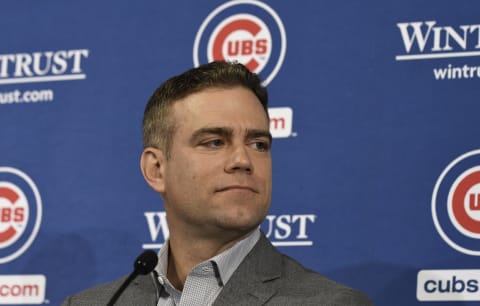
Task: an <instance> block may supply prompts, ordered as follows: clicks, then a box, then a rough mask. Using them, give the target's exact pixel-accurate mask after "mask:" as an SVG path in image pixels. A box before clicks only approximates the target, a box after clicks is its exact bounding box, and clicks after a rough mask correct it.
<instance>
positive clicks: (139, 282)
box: [62, 275, 156, 306]
mask: <svg viewBox="0 0 480 306" xmlns="http://www.w3.org/2000/svg"><path fill="white" fill-rule="evenodd" d="M126 278H127V277H126V276H125V277H122V278H120V279H117V280H114V281H112V282H108V283H105V284H101V285H98V286H95V287H92V288H89V289H86V290H84V291H82V292H80V293H77V294H75V295H72V296H69V297H67V299H65V301H64V302H63V304H62V306H87V305H88V306H97V305H98V306H100V305H101V306H105V305H107V303H108V301H109V300H110V298H111V297H112V296H113V295H114V294H115V292H116V291H117V289H118V288H119V287H120V286H121V285H122V283H123V282H124V281H125V279H126ZM155 299H156V289H155V285H154V283H153V281H152V279H151V276H150V275H139V276H138V277H137V278H136V279H135V280H134V281H133V282H132V283H131V284H130V285H129V286H128V287H127V289H126V290H125V291H124V292H123V294H122V295H121V296H120V298H119V300H118V302H117V303H116V304H115V305H130V306H132V305H138V306H140V305H142V306H143V305H148V302H149V301H150V300H152V301H154V302H155ZM152 305H155V304H152Z"/></svg>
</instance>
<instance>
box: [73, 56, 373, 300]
mask: <svg viewBox="0 0 480 306" xmlns="http://www.w3.org/2000/svg"><path fill="white" fill-rule="evenodd" d="M267 101H268V96H267V92H266V89H265V88H264V87H262V86H261V84H260V80H259V79H258V77H257V76H256V75H255V74H253V73H251V72H250V71H248V69H246V68H245V67H244V66H243V65H241V64H232V63H225V62H213V63H210V64H206V65H203V66H200V67H198V68H195V69H191V70H189V71H186V72H185V73H183V74H181V75H179V76H176V77H173V78H171V79H169V80H167V81H166V82H165V83H163V84H162V85H161V86H160V87H159V88H158V89H157V90H156V91H155V92H154V94H153V95H152V97H151V98H150V101H149V102H148V104H147V107H146V109H145V114H144V120H143V141H144V150H143V154H142V156H141V161H140V165H141V170H142V173H143V175H144V177H145V180H146V181H147V183H148V184H149V185H150V186H151V187H152V188H153V189H154V190H155V191H157V192H159V193H160V195H161V197H162V199H163V204H164V207H165V211H166V214H167V220H168V224H169V229H170V238H169V240H168V241H167V242H166V243H165V244H164V246H163V247H162V249H161V250H160V252H159V263H158V265H157V267H156V269H155V270H156V273H155V274H152V275H154V276H152V275H147V276H140V277H139V278H138V279H137V281H136V282H135V283H133V284H132V285H130V286H129V287H128V288H127V290H126V291H125V292H124V293H123V294H122V295H121V296H120V299H119V300H118V303H117V305H371V302H370V301H369V299H368V298H367V297H366V296H364V295H363V294H362V293H360V292H358V291H355V290H353V289H350V288H347V287H345V286H343V285H340V284H337V283H335V282H333V281H331V280H329V279H327V278H325V277H324V276H321V275H320V274H317V273H315V272H312V271H309V270H306V269H305V268H303V267H302V266H301V265H300V264H299V263H297V262H295V261H294V260H293V259H291V258H289V257H287V256H285V255H282V254H280V253H279V252H278V251H277V250H276V249H275V248H274V247H273V246H272V245H271V244H270V242H269V241H268V240H267V238H266V237H265V236H264V234H263V233H262V232H261V231H260V230H259V225H260V223H261V222H262V221H263V220H264V218H265V216H266V215H267V212H268V209H269V206H270V200H271V188H272V177H271V176H272V161H271V155H270V147H271V143H272V137H271V135H270V132H269V118H268V111H267V110H268V109H267ZM122 281H123V280H119V281H116V282H113V283H110V284H106V285H103V286H100V287H96V288H93V289H90V290H87V291H85V292H83V293H80V294H78V295H76V296H73V297H70V298H69V299H67V300H66V301H65V303H64V305H105V304H106V303H107V301H108V300H109V299H110V297H111V296H112V295H113V294H114V292H115V291H116V289H117V288H118V287H119V286H120V284H121V283H122Z"/></svg>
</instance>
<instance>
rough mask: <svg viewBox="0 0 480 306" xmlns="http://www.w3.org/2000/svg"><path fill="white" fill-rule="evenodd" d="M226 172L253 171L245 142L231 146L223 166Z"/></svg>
mask: <svg viewBox="0 0 480 306" xmlns="http://www.w3.org/2000/svg"><path fill="white" fill-rule="evenodd" d="M225 171H226V172H229V173H231V172H235V171H245V172H247V173H252V172H253V164H252V160H251V159H250V155H249V152H248V147H247V146H246V145H245V144H241V145H235V146H232V148H231V152H230V153H229V156H228V160H227V163H226V166H225Z"/></svg>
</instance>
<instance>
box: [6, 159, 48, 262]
mask: <svg viewBox="0 0 480 306" xmlns="http://www.w3.org/2000/svg"><path fill="white" fill-rule="evenodd" d="M41 219H42V202H41V198H40V193H39V192H38V189H37V186H36V185H35V183H34V182H33V180H32V179H31V178H30V177H29V176H28V175H26V174H25V173H24V172H22V171H20V170H18V169H15V168H10V167H0V264H2V263H6V262H9V261H12V260H13V259H15V258H17V257H18V256H20V255H21V254H23V253H24V252H25V251H26V250H27V249H28V248H29V247H30V245H31V244H32V242H33V241H34V240H35V237H36V235H37V233H38V230H39V228H40V223H41Z"/></svg>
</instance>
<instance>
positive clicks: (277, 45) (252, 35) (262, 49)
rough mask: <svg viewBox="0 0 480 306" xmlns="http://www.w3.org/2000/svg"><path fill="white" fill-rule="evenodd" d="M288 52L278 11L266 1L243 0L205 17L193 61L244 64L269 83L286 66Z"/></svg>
mask: <svg viewBox="0 0 480 306" xmlns="http://www.w3.org/2000/svg"><path fill="white" fill-rule="evenodd" d="M285 51H286V35H285V29H284V27H283V23H282V21H281V19H280V17H278V15H277V13H276V12H275V11H274V10H273V9H272V8H271V7H269V6H268V5H266V4H265V3H262V2H259V1H250V0H239V1H231V2H227V3H225V4H223V5H221V6H219V7H217V8H216V9H215V10H214V11H213V12H211V13H210V14H209V15H208V17H207V18H206V19H205V20H204V22H203V23H202V25H201V26H200V29H199V30H198V32H197V35H196V37H195V42H194V47H193V62H194V65H195V66H199V65H200V64H203V63H208V62H212V61H229V62H238V63H242V64H244V65H245V66H246V67H247V68H248V69H249V70H250V71H252V72H254V73H257V74H259V75H260V76H261V78H262V79H263V80H264V82H263V85H267V84H268V83H270V82H271V81H272V79H273V78H274V77H275V75H276V74H277V73H278V71H279V69H280V67H281V66H282V63H283V59H284V57H285Z"/></svg>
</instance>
